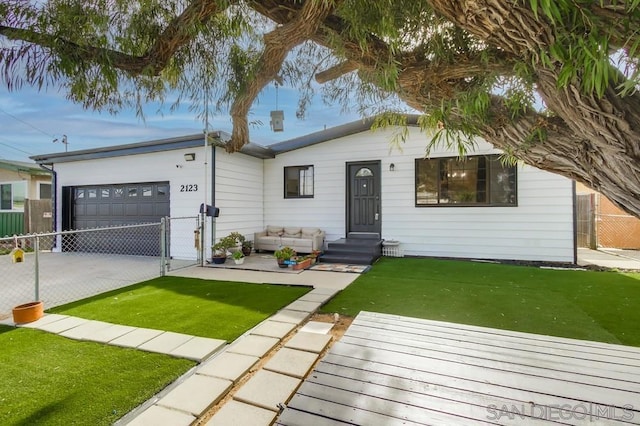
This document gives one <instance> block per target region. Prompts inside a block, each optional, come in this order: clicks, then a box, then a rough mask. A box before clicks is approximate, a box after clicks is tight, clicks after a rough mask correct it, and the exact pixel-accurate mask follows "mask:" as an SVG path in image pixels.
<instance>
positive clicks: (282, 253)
mask: <svg viewBox="0 0 640 426" xmlns="http://www.w3.org/2000/svg"><path fill="white" fill-rule="evenodd" d="M295 255H296V251H295V250H294V249H292V248H291V247H289V246H285V247H282V248H281V249H279V250H276V251H275V252H274V253H273V256H274V257H275V258H276V260H277V261H278V266H280V267H281V268H288V267H289V264H291V263H293V262H291V258H292V257H294V256H295Z"/></svg>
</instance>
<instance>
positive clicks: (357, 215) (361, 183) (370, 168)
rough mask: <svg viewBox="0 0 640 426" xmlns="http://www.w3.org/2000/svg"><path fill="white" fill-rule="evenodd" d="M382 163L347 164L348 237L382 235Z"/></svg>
mask: <svg viewBox="0 0 640 426" xmlns="http://www.w3.org/2000/svg"><path fill="white" fill-rule="evenodd" d="M380 219H381V217H380V161H366V162H359V163H347V235H348V234H349V232H375V233H377V234H380V233H381V230H382V228H381V220H380Z"/></svg>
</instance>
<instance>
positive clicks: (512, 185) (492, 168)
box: [416, 155, 518, 207]
mask: <svg viewBox="0 0 640 426" xmlns="http://www.w3.org/2000/svg"><path fill="white" fill-rule="evenodd" d="M517 202H518V197H517V188H516V166H507V165H503V164H502V163H501V161H500V158H499V156H498V155H479V156H472V157H466V158H463V159H459V158H458V157H448V158H433V159H417V160H416V206H418V207H429V206H443V205H444V206H452V205H454V206H516V205H517Z"/></svg>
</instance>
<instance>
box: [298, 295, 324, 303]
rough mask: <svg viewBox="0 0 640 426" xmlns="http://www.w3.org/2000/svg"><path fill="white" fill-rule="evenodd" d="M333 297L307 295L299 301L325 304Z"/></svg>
mask: <svg viewBox="0 0 640 426" xmlns="http://www.w3.org/2000/svg"><path fill="white" fill-rule="evenodd" d="M331 297H332V296H331V295H328V294H319V293H315V294H314V293H307V294H305V295H304V296H302V297H301V298H299V299H298V300H302V301H303V302H319V303H325V302H326V301H328V300H329V299H331Z"/></svg>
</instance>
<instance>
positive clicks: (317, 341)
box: [284, 331, 331, 353]
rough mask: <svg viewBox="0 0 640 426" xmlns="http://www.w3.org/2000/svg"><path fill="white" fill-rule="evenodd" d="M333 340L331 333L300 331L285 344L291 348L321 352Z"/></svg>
mask: <svg viewBox="0 0 640 426" xmlns="http://www.w3.org/2000/svg"><path fill="white" fill-rule="evenodd" d="M330 341H331V335H329V334H317V333H307V332H304V331H302V332H298V333H296V335H295V336H293V337H292V338H291V340H289V341H288V342H287V343H286V344H285V345H284V346H285V347H286V348H290V349H298V350H301V351H307V352H314V353H320V352H322V351H323V350H324V348H326V347H327V345H328V344H329V342H330Z"/></svg>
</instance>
